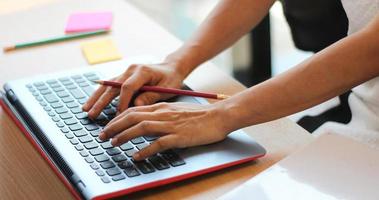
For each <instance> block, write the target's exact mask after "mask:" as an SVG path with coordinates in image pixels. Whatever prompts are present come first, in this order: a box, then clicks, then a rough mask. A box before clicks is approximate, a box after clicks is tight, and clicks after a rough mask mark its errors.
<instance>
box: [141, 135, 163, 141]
mask: <svg viewBox="0 0 379 200" xmlns="http://www.w3.org/2000/svg"><path fill="white" fill-rule="evenodd" d="M143 138H145V140H147V141H149V142H151V141H154V140H156V139H158V138H159V137H158V136H143Z"/></svg>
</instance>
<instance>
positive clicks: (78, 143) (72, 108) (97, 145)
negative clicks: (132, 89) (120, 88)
mask: <svg viewBox="0 0 379 200" xmlns="http://www.w3.org/2000/svg"><path fill="white" fill-rule="evenodd" d="M93 80H99V77H98V76H97V75H96V74H95V73H85V74H83V75H75V76H71V77H63V78H59V79H52V80H48V81H46V82H36V83H32V84H28V85H26V87H27V88H28V90H29V91H30V92H31V93H32V95H33V96H34V97H35V98H36V100H37V101H38V102H39V103H40V105H41V106H42V107H43V109H44V110H45V111H46V113H47V114H48V115H49V116H50V118H51V120H52V121H53V122H54V123H55V124H56V125H57V127H58V128H59V129H60V134H64V135H65V137H66V138H67V139H68V140H69V141H70V143H71V144H72V145H73V146H74V148H75V149H76V150H77V151H78V153H79V154H80V155H81V156H82V157H83V159H84V160H85V161H86V162H87V163H88V164H89V166H90V167H91V168H92V169H93V170H94V173H95V174H96V175H97V176H99V177H100V178H101V180H102V181H103V182H104V183H110V182H111V181H120V180H124V179H126V178H132V177H136V176H140V175H142V174H149V173H154V172H156V171H159V170H166V169H169V168H171V167H177V166H181V165H184V164H185V161H184V160H183V159H182V158H180V156H179V155H178V154H176V153H175V152H174V151H172V150H168V151H165V152H162V153H159V154H157V155H154V156H152V157H150V158H148V159H146V160H143V161H139V162H137V161H134V160H133V159H132V156H133V154H134V153H135V152H137V151H138V150H140V149H143V148H144V147H146V146H147V145H149V143H150V142H153V141H154V140H156V139H157V137H152V136H144V137H138V138H134V139H132V140H131V141H129V142H127V143H125V144H123V145H121V146H119V147H113V146H112V145H111V143H110V141H109V140H108V141H101V140H100V139H99V138H98V136H99V134H100V132H101V130H102V129H103V128H104V126H105V125H106V124H107V123H108V122H109V121H110V120H111V119H112V118H114V117H115V114H116V107H117V105H118V99H117V98H116V99H115V100H113V101H112V102H111V103H110V104H109V105H108V106H107V107H105V108H104V110H103V112H102V113H101V114H100V115H99V117H98V118H97V119H96V120H90V119H89V118H88V117H87V113H86V112H83V111H82V109H81V106H82V105H83V104H84V103H85V102H86V101H87V99H88V97H89V96H90V95H91V94H92V93H93V92H94V91H95V87H94V86H95V85H96V83H93V82H92V81H93Z"/></svg>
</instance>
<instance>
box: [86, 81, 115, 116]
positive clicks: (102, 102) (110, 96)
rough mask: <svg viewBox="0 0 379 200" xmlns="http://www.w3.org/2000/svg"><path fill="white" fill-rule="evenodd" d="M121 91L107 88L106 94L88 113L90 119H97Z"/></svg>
mask: <svg viewBox="0 0 379 200" xmlns="http://www.w3.org/2000/svg"><path fill="white" fill-rule="evenodd" d="M119 91H120V89H118V88H112V87H107V89H106V90H105V92H104V93H103V94H102V95H101V96H100V97H99V99H98V100H97V101H96V103H95V104H94V105H93V106H92V108H91V109H90V110H89V111H88V117H89V118H91V119H95V118H96V117H97V116H99V114H100V113H101V111H102V110H103V109H104V107H106V106H107V105H108V104H109V103H110V102H111V101H112V100H113V99H114V98H115V97H117V95H118V94H119Z"/></svg>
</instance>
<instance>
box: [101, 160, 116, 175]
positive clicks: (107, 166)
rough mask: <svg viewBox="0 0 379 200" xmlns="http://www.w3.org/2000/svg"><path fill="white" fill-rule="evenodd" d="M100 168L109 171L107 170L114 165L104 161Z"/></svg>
mask: <svg viewBox="0 0 379 200" xmlns="http://www.w3.org/2000/svg"><path fill="white" fill-rule="evenodd" d="M100 166H101V167H102V168H103V169H109V168H112V167H115V166H116V165H115V164H114V163H113V162H112V161H105V162H102V163H100ZM116 169H117V168H116ZM120 173H121V172H120Z"/></svg>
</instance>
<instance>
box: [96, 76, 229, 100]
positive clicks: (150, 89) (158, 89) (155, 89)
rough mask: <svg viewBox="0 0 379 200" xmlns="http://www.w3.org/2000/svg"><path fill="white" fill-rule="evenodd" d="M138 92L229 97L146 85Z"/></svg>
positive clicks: (118, 85)
mask: <svg viewBox="0 0 379 200" xmlns="http://www.w3.org/2000/svg"><path fill="white" fill-rule="evenodd" d="M93 82H95V83H98V84H100V85H105V86H111V87H118V88H120V87H121V85H122V83H120V82H115V81H103V80H95V81H93ZM139 90H140V91H144V92H158V93H166V94H175V95H184V96H194V97H203V98H207V99H220V100H222V99H227V98H229V97H230V96H229V95H225V94H212V93H203V92H195V91H190V90H180V89H174V88H164V87H158V86H147V85H145V86H142V87H141V88H140V89H139Z"/></svg>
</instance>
